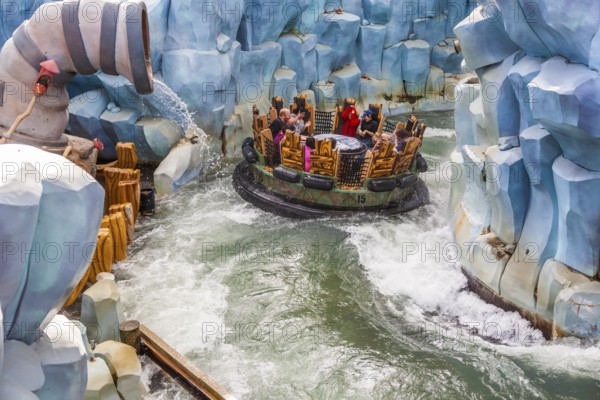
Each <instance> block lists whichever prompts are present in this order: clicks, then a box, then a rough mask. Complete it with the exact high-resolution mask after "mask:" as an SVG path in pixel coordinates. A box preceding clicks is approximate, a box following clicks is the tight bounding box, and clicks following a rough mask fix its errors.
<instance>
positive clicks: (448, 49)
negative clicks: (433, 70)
mask: <svg viewBox="0 0 600 400" xmlns="http://www.w3.org/2000/svg"><path fill="white" fill-rule="evenodd" d="M462 61H463V57H462V55H460V54H456V51H455V50H454V46H439V45H435V46H433V50H432V51H431V65H435V66H436V67H438V68H441V69H442V70H443V71H444V72H449V73H451V74H460V73H461V72H462V68H461V63H462Z"/></svg>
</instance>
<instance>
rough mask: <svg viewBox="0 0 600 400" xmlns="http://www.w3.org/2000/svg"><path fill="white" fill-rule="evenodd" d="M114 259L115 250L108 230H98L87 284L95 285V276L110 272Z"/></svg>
mask: <svg viewBox="0 0 600 400" xmlns="http://www.w3.org/2000/svg"><path fill="white" fill-rule="evenodd" d="M114 257H115V249H114V242H113V236H112V233H111V231H110V229H109V228H100V230H99V231H98V242H97V243H96V250H95V251H94V257H93V258H92V263H91V264H90V274H89V276H88V282H89V283H91V284H94V283H96V276H97V275H98V274H99V273H101V272H112V264H113V259H114Z"/></svg>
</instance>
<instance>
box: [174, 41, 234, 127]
mask: <svg viewBox="0 0 600 400" xmlns="http://www.w3.org/2000/svg"><path fill="white" fill-rule="evenodd" d="M231 73H232V70H231V63H230V59H229V57H228V56H227V55H226V54H222V53H219V52H218V51H216V50H212V51H197V50H190V49H186V50H172V51H167V52H165V53H164V54H163V77H164V79H165V83H166V84H167V85H169V86H170V87H171V89H173V91H174V92H175V93H177V95H178V96H179V97H180V98H181V99H182V100H183V101H184V102H185V103H186V104H187V105H188V107H189V110H190V111H191V112H196V114H195V118H196V122H197V124H198V125H199V126H200V127H202V128H203V129H204V130H205V131H206V133H208V134H209V135H212V136H215V137H219V136H220V135H221V128H222V127H223V123H224V122H225V116H224V115H223V114H224V113H223V110H221V112H220V113H219V112H218V110H219V109H222V108H224V106H225V102H226V99H227V96H233V97H235V93H229V84H230V81H231Z"/></svg>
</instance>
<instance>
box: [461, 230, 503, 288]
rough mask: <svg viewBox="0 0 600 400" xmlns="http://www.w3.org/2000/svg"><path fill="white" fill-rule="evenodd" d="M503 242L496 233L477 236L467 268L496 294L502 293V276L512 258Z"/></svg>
mask: <svg viewBox="0 0 600 400" xmlns="http://www.w3.org/2000/svg"><path fill="white" fill-rule="evenodd" d="M505 246H506V244H505V243H503V242H502V241H501V240H500V239H499V238H498V237H497V236H496V235H495V234H494V233H488V234H485V235H480V236H477V237H476V238H475V240H474V241H473V244H472V245H471V248H470V253H469V261H470V262H469V263H467V265H466V266H465V268H466V269H467V270H468V271H469V272H471V274H473V276H475V277H476V278H477V279H479V280H480V281H481V282H483V283H484V284H485V285H486V286H487V287H488V288H490V289H492V290H493V291H494V292H495V293H496V294H500V278H501V277H502V274H503V272H504V268H505V267H506V263H508V260H509V258H510V256H511V255H510V253H508V252H507V251H506V250H505Z"/></svg>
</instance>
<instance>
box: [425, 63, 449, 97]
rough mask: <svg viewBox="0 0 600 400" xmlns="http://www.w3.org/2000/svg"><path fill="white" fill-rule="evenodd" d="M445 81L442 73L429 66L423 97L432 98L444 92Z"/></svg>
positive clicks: (438, 69)
mask: <svg viewBox="0 0 600 400" xmlns="http://www.w3.org/2000/svg"><path fill="white" fill-rule="evenodd" d="M444 88H445V79H444V71H442V70H441V69H440V68H438V67H434V66H433V65H431V66H430V67H429V74H428V75H427V84H426V86H425V96H426V97H429V96H434V95H438V94H441V93H443V92H444Z"/></svg>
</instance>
